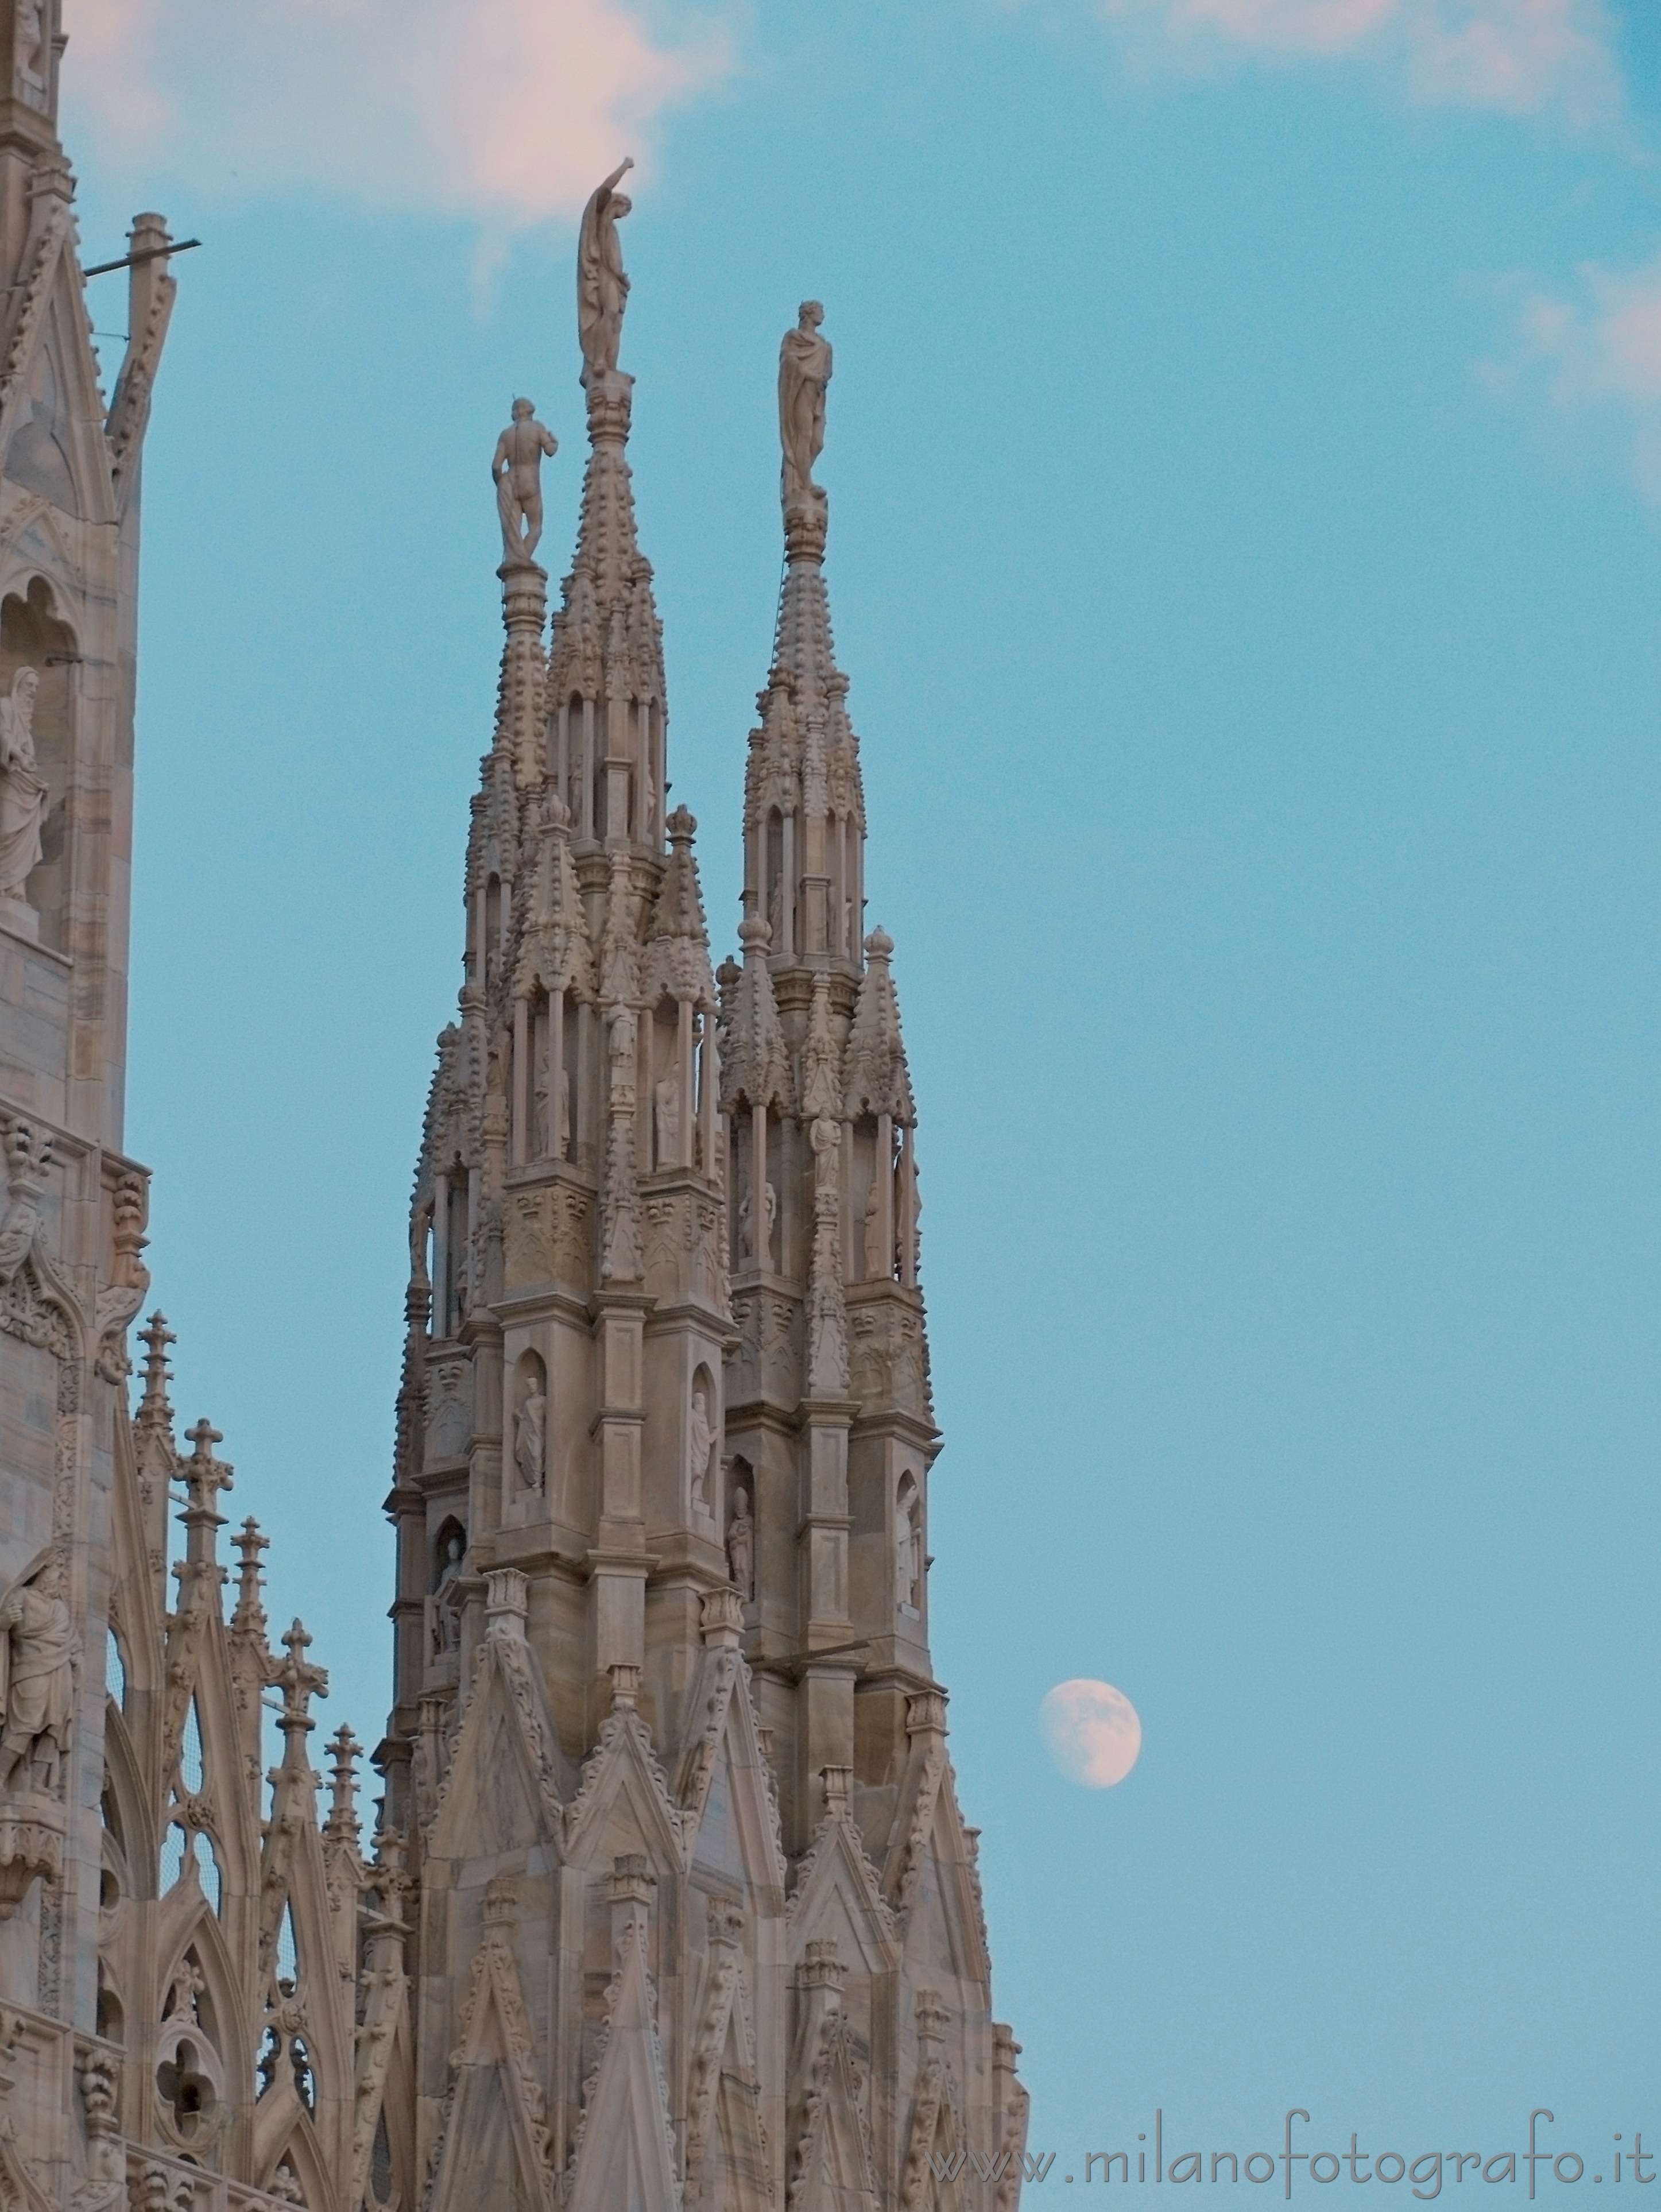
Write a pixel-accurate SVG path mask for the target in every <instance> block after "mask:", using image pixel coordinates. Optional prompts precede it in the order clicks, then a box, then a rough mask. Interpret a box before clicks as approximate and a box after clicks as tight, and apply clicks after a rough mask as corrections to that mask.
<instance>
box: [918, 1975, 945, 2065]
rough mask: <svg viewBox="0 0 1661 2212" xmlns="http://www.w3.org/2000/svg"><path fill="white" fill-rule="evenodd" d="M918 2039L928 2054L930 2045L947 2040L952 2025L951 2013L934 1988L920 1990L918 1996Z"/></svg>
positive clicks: (925, 2053)
mask: <svg viewBox="0 0 1661 2212" xmlns="http://www.w3.org/2000/svg"><path fill="white" fill-rule="evenodd" d="M916 2019H917V2039H918V2043H920V2044H921V2045H923V2046H924V2057H927V2055H928V2045H930V2044H931V2043H941V2042H943V2041H944V2040H945V2035H946V2030H947V2029H948V2028H949V2027H950V2025H951V2015H950V2014H949V2012H948V2011H947V2010H946V2008H945V2007H944V2005H943V2004H942V2003H941V2002H940V1997H939V1993H938V1992H937V1990H918V1996H917V2014H916Z"/></svg>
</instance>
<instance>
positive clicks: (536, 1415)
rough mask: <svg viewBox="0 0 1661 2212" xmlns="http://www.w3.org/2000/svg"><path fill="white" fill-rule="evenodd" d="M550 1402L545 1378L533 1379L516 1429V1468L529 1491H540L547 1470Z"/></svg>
mask: <svg viewBox="0 0 1661 2212" xmlns="http://www.w3.org/2000/svg"><path fill="white" fill-rule="evenodd" d="M547 1453H548V1399H547V1395H546V1394H545V1393H544V1391H543V1386H542V1378H541V1377H540V1376H536V1375H532V1376H530V1386H529V1388H528V1389H526V1391H525V1394H524V1397H523V1398H521V1399H520V1401H519V1411H518V1418H517V1419H516V1420H515V1422H514V1425H513V1464H514V1466H515V1467H517V1468H518V1470H519V1480H520V1481H521V1482H522V1483H523V1484H524V1486H525V1488H526V1489H527V1490H540V1489H542V1487H543V1478H544V1474H545V1471H546V1466H547Z"/></svg>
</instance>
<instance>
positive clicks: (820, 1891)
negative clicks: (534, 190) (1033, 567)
mask: <svg viewBox="0 0 1661 2212" xmlns="http://www.w3.org/2000/svg"><path fill="white" fill-rule="evenodd" d="M621 175H622V171H621V169H620V170H619V171H617V172H616V173H614V175H613V176H612V177H610V178H609V179H607V181H606V183H605V184H603V185H601V186H600V187H599V188H598V190H597V191H596V192H595V194H594V195H593V197H592V198H591V200H590V203H589V205H588V208H587V210H586V211H585V216H584V218H583V224H582V233H581V239H580V241H579V270H578V307H579V335H580V338H581V343H582V352H583V364H584V365H583V373H582V385H583V388H584V392H585V402H586V409H587V416H588V432H589V446H590V451H589V458H588V462H587V467H586V471H585V478H584V483H583V495H582V510H581V520H580V523H579V532H578V542H577V549H576V553H575V556H574V558H573V563H572V568H571V573H570V574H569V575H568V576H567V578H566V579H565V582H564V585H563V588H562V592H561V605H560V607H559V609H558V611H556V613H555V617H554V622H553V634H552V639H551V643H550V646H549V650H548V653H547V655H546V659H544V658H543V645H542V636H543V613H544V608H545V605H546V586H547V577H546V574H545V573H544V572H543V570H542V569H541V568H538V567H537V566H536V562H535V561H534V559H533V558H532V557H531V556H532V554H533V553H534V550H535V546H536V538H537V535H538V533H539V532H540V528H541V516H542V505H541V488H540V471H541V468H542V465H543V460H544V459H546V458H548V457H549V456H551V454H552V453H553V452H554V450H555V441H554V439H553V437H552V435H551V434H550V433H549V432H547V431H546V430H544V429H543V427H542V426H541V424H539V423H538V422H536V419H535V415H534V410H532V409H531V407H530V403H529V402H526V401H521V402H518V403H516V405H515V409H514V420H513V422H512V424H511V425H510V427H509V428H508V430H507V431H506V432H504V434H503V437H502V440H501V441H500V444H499V446H498V448H497V459H496V463H495V467H494V473H495V475H496V477H497V483H498V498H499V502H500V510H501V517H502V523H503V549H504V556H505V557H504V560H503V562H502V565H501V568H500V572H499V573H500V578H501V582H502V590H503V614H504V623H505V627H506V642H505V646H504V650H503V659H502V672H501V680H500V691H499V699H498V712H497V721H496V729H495V733H494V741H493V744H492V746H491V749H490V751H489V752H488V754H487V755H486V757H485V759H484V762H483V764H482V779H481V785H480V789H479V792H478V793H477V795H476V798H475V800H474V803H473V811H472V820H471V824H470V833H469V839H468V851H467V869H466V884H465V908H466V931H465V943H466V957H465V963H464V981H463V986H462V990H461V995H460V1004H459V1008H458V1019H457V1021H456V1022H455V1023H454V1024H452V1026H451V1027H450V1028H448V1029H446V1031H445V1032H444V1034H443V1036H442V1037H441V1038H440V1040H439V1065H438V1069H437V1073H436V1074H435V1077H434V1079H433V1089H432V1093H431V1097H430V1099H429V1103H428V1107H427V1122H426V1128H425V1132H424V1135H423V1140H422V1146H421V1160H420V1164H419V1167H418V1170H417V1175H416V1184H415V1200H414V1207H413V1212H412V1219H411V1261H412V1269H411V1279H410V1288H409V1297H408V1301H407V1309H406V1310H407V1316H408V1341H407V1349H406V1360H405V1372H404V1378H403V1390H402V1393H401V1396H400V1401H399V1426H398V1447H397V1475H396V1480H395V1484H394V1488H393V1492H392V1495H391V1499H390V1501H389V1510H391V1513H392V1516H393V1518H394V1520H395V1522H396V1523H397V1531H398V1551H399V1565H398V1577H399V1579H398V1596H397V1605H396V1607H395V1608H394V1612H395V1618H396V1620H397V1682H396V1703H395V1705H394V1709H393V1713H392V1717H391V1724H390V1726H389V1730H388V1735H387V1740H386V1741H385V1744H384V1745H383V1746H382V1748H381V1752H380V1753H379V1760H380V1763H381V1764H382V1765H383V1767H384V1769H385V1772H386V1776H387V1781H388V1803H387V1813H386V1821H387V1825H388V1827H389V1828H390V1829H391V1830H395V1831H397V1832H399V1833H401V1834H402V1835H403V1838H404V1839H405V1842H406V1844H407V1857H408V1869H409V1881H410V1883H411V1885H412V1886H413V1887H414V1889H415V1892H416V1893H417V1899H418V1933H417V1936H416V1942H417V1944H418V1946H419V1955H420V1958H421V1975H420V1979H419V1982H418V1984H416V1991H417V1994H416V1996H415V2006H414V2014H413V2026H412V2032H411V2035H410V2038H409V2044H408V2046H407V2048H406V2047H404V2046H398V2047H397V2048H395V2049H394V2051H393V2052H392V2055H391V2058H390V2060H389V2062H388V2066H387V2069H386V2074H385V2086H384V2090H383V2094H384V2097H385V2110H386V2111H387V2112H400V2113H407V2114H408V2115H409V2123H410V2125H411V2126H412V2128H413V2143H412V2145H411V2152H412V2166H411V2170H413V2171H415V2172H421V2173H427V2174H430V2175H432V2176H433V2196H432V2204H433V2212H459V2208H461V2207H462V2206H464V2205H466V2206H469V2207H470V2206H472V2205H473V2204H475V2203H478V2202H480V2201H490V2202H494V2201H495V2199H494V2196H493V2195H492V2193H491V2192H492V2191H499V2192H500V2194H501V2201H503V2202H504V2203H506V2202H510V2201H512V2202H518V2201H520V2198H521V2197H522V2198H523V2200H524V2203H526V2204H543V2205H548V2206H550V2207H551V2206H552V2205H553V2203H555V2201H556V2197H557V2201H559V2202H560V2203H565V2204H567V2205H570V2206H573V2207H576V2208H579V2212H586V2208H588V2207H591V2206H592V2207H594V2208H595V2212H599V2208H600V2207H602V2206H603V2207H605V2208H606V2212H616V2208H622V2207H627V2209H628V2212H674V2208H677V2207H679V2206H680V2205H682V2203H684V2204H685V2205H686V2206H688V2207H689V2206H692V2205H694V2204H696V2205H702V2206H706V2207H707V2208H709V2212H729V2208H732V2212H737V2208H743V2212H762V2208H763V2207H764V2206H767V2205H771V2206H774V2207H777V2208H779V2212H785V2208H786V2207H788V2212H817V2208H819V2207H820V2206H821V2203H822V2204H823V2205H824V2206H825V2207H826V2208H828V2207H829V2206H830V2204H831V2203H832V2202H833V2201H834V2202H835V2203H837V2204H838V2206H839V2207H842V2208H845V2212H879V2208H881V2212H891V2208H894V2212H922V2208H924V2207H925V2206H933V2205H936V2204H940V2205H943V2204H944V2203H945V2201H946V2198H947V2197H950V2198H951V2201H952V2203H954V2205H956V2204H958V2203H961V2205H962V2206H963V2207H964V2208H966V2212H967V2208H968V2207H971V2206H973V2207H976V2208H983V2212H1009V2208H1010V2207H1012V2206H1013V2204H1014V2202H1015V2196H1016V2193H1017V2191H1018V2187H1019V2171H1018V2169H1019V2154H1020V2149H1021V2142H1022V2139H1023V2134H1024V2127H1025V2112H1026V2100H1025V2095H1024V2093H1023V2092H1022V2091H1021V2088H1020V2087H1019V2085H1018V2083H1017V2082H1016V2081H1015V2075H1014V2052H1015V2045H1014V2044H1013V2042H1012V2040H1011V2039H1010V2038H1009V2032H1008V2030H1007V2029H1004V2028H1002V2027H997V2026H996V2025H995V2024H994V2023H993V2021H992V2019H991V1989H990V1966H989V1964H988V1960H987V1956H986V1949H985V1926H984V1923H983V1920H982V1916H981V1911H980V1901H979V1881H978V1877H977V1875H976V1870H975V1850H974V1832H973V1830H971V1829H968V1828H966V1827H965V1826H964V1824H963V1821H962V1818H961V1814H960V1813H959V1811H958V1808H957V1802H956V1796H955V1784H954V1781H953V1777H952V1773H951V1768H950V1764H949V1759H948V1757H947V1752H946V1723H945V1707H946V1699H945V1692H943V1689H942V1688H941V1687H940V1686H939V1684H938V1683H937V1680H936V1679H935V1676H934V1672H933V1668H932V1662H931V1658H930V1654H929V1646H928V1633H927V1620H928V1598H927V1572H926V1570H927V1497H928V1484H929V1476H930V1470H931V1466H932V1463H933V1461H934V1458H935V1455H936V1453H937V1450H938V1449H939V1443H940V1438H939V1435H938V1432H937V1430H936V1428H935V1426H934V1421H933V1415H932V1410H931V1403H930V1396H929V1384H928V1365H927V1356H926V1349H925V1344H924V1315H923V1304H922V1293H921V1291H920V1288H919V1287H918V1264H917V1242H918V1239H917V1224H918V1200H917V1176H916V1165H915V1158H914V1154H913V1151H912V1129H913V1125H914V1121H915V1114H914V1110H913V1107H912V1090H911V1082H910V1077H909V1074H908V1072H907V1069H906V1058H905V1051H904V1047H903V1044H902V1042H901V1039H900V1022H899V1012H898V1007H897V1003H896V1000H895V997H894V985H893V981H892V977H891V975H890V972H889V966H888V956H889V954H890V953H891V951H892V950H893V947H892V945H891V943H890V941H889V939H888V938H887V937H886V936H885V935H884V934H883V933H882V932H881V931H880V930H876V931H873V932H871V933H870V934H869V935H867V934H865V933H864V924H863V913H864V837H865V817H864V800H863V796H862V793H861V787H860V779H859V761H858V740H857V738H855V735H854V732H853V730H852V725H851V723H850V721H849V720H848V714H847V707H846V696H847V684H846V678H844V677H843V676H842V675H841V673H840V671H839V670H838V669H837V666H836V663H835V658H834V648H833V645H832V639H831V629H830V618H829V610H828V604H827V597H826V592H825V582H824V575H823V558H824V551H825V545H826V538H827V501H826V497H825V494H824V493H823V491H822V490H821V489H820V488H819V486H818V485H817V484H816V483H815V482H814V480H813V466H814V462H815V459H816V458H817V455H818V453H819V452H820V450H821V447H822V445H823V441H824V414H825V386H826V384H827V380H828V378H829V375H830V369H831V350H830V347H829V345H828V344H827V342H826V341H825V340H824V338H823V337H822V336H821V334H820V324H821V320H822V310H821V309H820V308H819V307H817V306H816V305H815V304H814V303H809V305H808V306H806V307H803V311H802V317H801V320H800V323H799V325H798V327H797V330H795V331H791V333H790V334H788V336H787V337H786V338H785V343H784V347H783V349H782V351H781V356H780V364H779V428H780V437H781V444H782V448H783V508H784V526H785V546H786V556H787V565H786V572H785V580H784V585H783V588H782V591H781V594H780V600H779V624H778V632H777V636H776V640H775V644H774V651H773V667H772V670H771V671H770V673H769V676H768V679H767V689H766V690H765V691H764V692H763V694H762V696H761V726H760V727H759V728H758V729H757V730H756V731H755V732H753V733H752V736H751V740H750V759H749V774H748V777H747V782H746V793H745V813H744V824H743V835H744V869H743V885H744V890H743V909H744V912H743V921H742V924H741V927H740V929H739V938H740V941H741V945H742V947H743V967H742V968H740V967H737V966H735V965H733V964H731V963H726V964H724V966H723V968H722V969H721V972H720V977H719V986H720V988H719V1002H718V998H717V979H716V977H715V976H714V975H712V972H711V966H710V954H709V940H708V931H707V928H706V921H705V915H704V906H703V899H702V894H701V890H700V882H699V875H698V868H697V864H696V861H695V860H694V853H693V837H694V830H695V828H696V824H695V823H694V821H693V818H692V817H691V815H690V814H689V813H688V812H687V811H686V810H685V808H684V807H679V808H676V810H675V811H673V812H672V813H666V812H665V793H667V790H668V778H667V769H668V761H667V752H666V743H667V728H668V715H667V702H666V697H665V691H664V668H663V653H662V638H661V628H660V625H659V623H658V615H657V610H656V606H655V605H654V602H653V599H652V570H651V568H650V566H649V564H648V563H647V562H646V560H645V558H644V557H643V556H642V555H641V552H640V546H639V542H638V538H637V534H636V529H635V520H634V510H633V491H632V486H631V481H630V476H629V470H628V464H627V440H628V434H629V427H630V419H631V411H632V405H633V378H632V377H631V376H630V375H628V374H627V372H626V371H624V370H622V369H621V368H619V366H618V356H619V350H620V345H621V332H622V321H623V313H624V308H625V306H626V303H627V294H628V279H627V274H626V273H625V271H624V269H623V264H622V258H621V250H620V246H619V240H618V232H617V225H618V223H619V222H620V221H621V219H622V218H623V217H624V216H627V213H628V212H629V203H628V201H627V199H626V198H623V197H621V195H620V194H619V193H618V192H617V191H616V186H617V185H618V183H619V181H620V179H621ZM969 2152H973V2154H975V2161H976V2162H975V2163H973V2165H971V2166H968V2167H967V2168H966V2167H965V2166H964V2161H963V2159H962V2157H961V2155H959V2154H964V2153H969ZM937 2168H938V2170H939V2171H940V2172H943V2171H945V2170H946V2169H948V2168H949V2170H950V2172H951V2173H952V2175H953V2176H954V2179H953V2182H952V2184H951V2185H950V2186H949V2187H947V2185H945V2184H943V2182H942V2181H941V2180H940V2179H939V2178H938V2173H937Z"/></svg>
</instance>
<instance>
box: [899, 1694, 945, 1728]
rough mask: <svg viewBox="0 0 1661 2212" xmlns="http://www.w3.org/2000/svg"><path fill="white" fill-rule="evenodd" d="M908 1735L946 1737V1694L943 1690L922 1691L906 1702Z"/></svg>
mask: <svg viewBox="0 0 1661 2212" xmlns="http://www.w3.org/2000/svg"><path fill="white" fill-rule="evenodd" d="M945 1733H946V1692H944V1691H943V1690H922V1691H919V1692H918V1694H917V1695H916V1696H915V1697H913V1698H907V1699H906V1735H945Z"/></svg>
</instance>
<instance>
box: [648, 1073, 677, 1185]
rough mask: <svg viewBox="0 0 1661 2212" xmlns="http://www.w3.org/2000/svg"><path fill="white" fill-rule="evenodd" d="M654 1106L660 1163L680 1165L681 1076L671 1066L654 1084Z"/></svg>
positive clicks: (664, 1165)
mask: <svg viewBox="0 0 1661 2212" xmlns="http://www.w3.org/2000/svg"><path fill="white" fill-rule="evenodd" d="M652 1108H653V1112H654V1115H655V1117H656V1120H657V1124H658V1166H659V1167H660V1168H673V1167H678V1166H679V1165H680V1164H681V1076H680V1071H679V1070H678V1069H677V1068H671V1069H670V1072H669V1073H668V1074H667V1075H666V1076H665V1077H664V1079H663V1081H662V1082H661V1083H658V1084H655V1085H653V1086H652Z"/></svg>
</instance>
